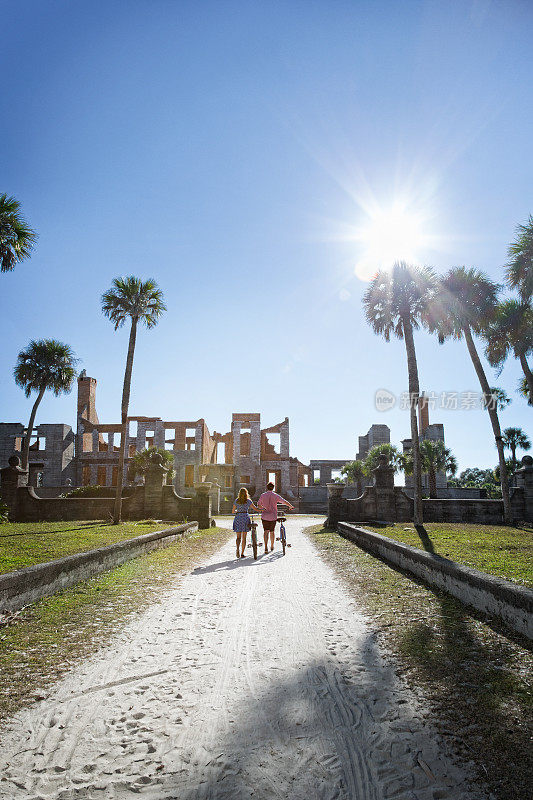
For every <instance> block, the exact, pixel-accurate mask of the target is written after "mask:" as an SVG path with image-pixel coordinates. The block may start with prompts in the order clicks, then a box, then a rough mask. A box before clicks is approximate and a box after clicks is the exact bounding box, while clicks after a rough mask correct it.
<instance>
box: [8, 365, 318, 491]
mask: <svg viewBox="0 0 533 800" xmlns="http://www.w3.org/2000/svg"><path fill="white" fill-rule="evenodd" d="M96 386H97V381H96V379H95V378H91V377H89V376H88V375H86V373H85V370H84V371H83V372H82V373H81V374H80V376H79V378H78V400H77V429H76V433H74V432H73V431H72V428H70V427H69V426H68V425H39V426H38V427H37V428H35V429H34V431H32V434H31V435H32V439H34V442H32V445H31V447H30V476H29V484H30V485H33V486H37V485H38V484H41V485H42V487H43V488H46V487H67V486H69V485H71V486H87V485H99V486H107V487H112V486H116V484H117V478H118V461H119V443H120V423H103V422H100V420H99V418H98V413H97V410H96ZM25 433H26V429H25V428H24V426H23V425H22V424H20V423H14V424H11V423H4V424H0V460H1V461H2V463H5V464H7V461H8V459H9V457H10V456H12V455H17V454H18V455H20V452H21V450H22V442H23V438H24V435H25ZM147 447H159V448H162V449H165V450H167V451H169V452H171V453H172V455H173V459H174V471H175V477H174V481H173V483H174V486H175V488H176V491H177V492H178V494H180V495H181V496H183V497H190V496H193V495H194V494H195V486H198V484H200V483H202V482H205V481H209V482H212V483H216V484H218V485H219V486H220V489H221V499H222V500H224V499H225V500H226V501H229V500H233V498H234V497H235V494H236V492H238V490H239V488H240V487H241V486H245V487H246V488H247V489H248V491H249V492H250V494H251V495H252V496H253V497H257V496H258V495H259V494H260V492H262V491H264V488H265V486H266V484H267V482H268V481H272V483H274V485H275V487H276V491H278V492H280V493H281V494H283V495H284V496H285V497H287V498H288V499H290V500H291V502H293V504H294V505H297V504H298V495H299V490H300V489H304V488H305V487H307V486H308V485H309V484H310V482H311V481H312V471H311V469H310V467H308V466H306V465H305V464H303V463H302V462H301V461H299V460H298V459H297V458H294V457H292V456H291V455H290V452H289V419H288V417H285V419H284V420H283V422H280V423H278V424H277V425H272V426H270V427H268V428H261V416H260V414H258V413H249V414H248V413H238V414H233V415H232V421H231V429H230V431H228V432H227V433H218V432H217V431H214V432H213V433H210V431H209V428H208V427H207V425H206V422H205V420H204V419H202V418H200V419H197V420H185V421H166V420H162V419H161V418H160V417H139V416H133V417H129V425H128V436H127V441H126V463H125V467H124V482H125V483H126V482H127V472H128V465H129V461H130V460H131V458H132V457H133V456H134V455H135V453H138V452H140V451H142V450H144V449H145V448H147ZM38 476H40V478H39V479H38Z"/></svg>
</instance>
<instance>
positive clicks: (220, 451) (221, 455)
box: [217, 442, 226, 464]
mask: <svg viewBox="0 0 533 800" xmlns="http://www.w3.org/2000/svg"><path fill="white" fill-rule="evenodd" d="M225 463H226V445H225V444H224V442H218V443H217V464H225Z"/></svg>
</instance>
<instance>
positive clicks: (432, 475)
mask: <svg viewBox="0 0 533 800" xmlns="http://www.w3.org/2000/svg"><path fill="white" fill-rule="evenodd" d="M428 483H429V496H430V497H436V496H437V473H436V472H435V470H434V469H433V467H430V468H429V470H428Z"/></svg>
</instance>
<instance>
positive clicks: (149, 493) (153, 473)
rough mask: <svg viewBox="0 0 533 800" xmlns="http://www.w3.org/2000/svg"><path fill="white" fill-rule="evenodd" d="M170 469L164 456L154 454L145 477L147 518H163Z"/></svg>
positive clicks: (145, 511) (145, 510)
mask: <svg viewBox="0 0 533 800" xmlns="http://www.w3.org/2000/svg"><path fill="white" fill-rule="evenodd" d="M167 472H168V469H167V467H165V466H164V464H163V456H161V455H159V453H154V454H152V457H151V463H150V466H149V467H148V469H147V470H146V474H145V476H144V513H145V514H146V516H147V517H152V518H155V519H160V518H161V517H162V516H163V484H164V483H165V480H166V476H167Z"/></svg>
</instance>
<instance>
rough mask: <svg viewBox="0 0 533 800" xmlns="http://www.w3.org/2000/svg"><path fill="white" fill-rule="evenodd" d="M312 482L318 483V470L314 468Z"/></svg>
mask: <svg viewBox="0 0 533 800" xmlns="http://www.w3.org/2000/svg"><path fill="white" fill-rule="evenodd" d="M313 483H320V470H319V469H314V470H313Z"/></svg>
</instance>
